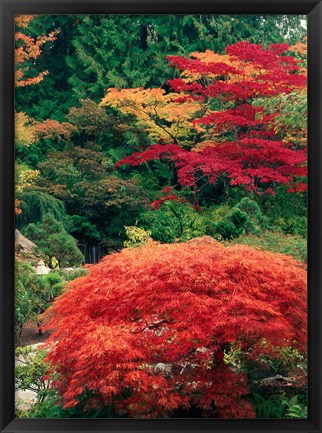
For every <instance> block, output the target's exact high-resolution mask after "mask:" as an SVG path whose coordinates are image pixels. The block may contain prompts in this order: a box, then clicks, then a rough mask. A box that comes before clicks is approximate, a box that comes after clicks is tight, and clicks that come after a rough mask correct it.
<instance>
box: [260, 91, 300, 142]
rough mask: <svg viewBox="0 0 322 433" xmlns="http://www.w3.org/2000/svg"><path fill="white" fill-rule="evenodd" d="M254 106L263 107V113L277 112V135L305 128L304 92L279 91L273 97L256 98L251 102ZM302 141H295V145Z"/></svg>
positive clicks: (275, 123)
mask: <svg viewBox="0 0 322 433" xmlns="http://www.w3.org/2000/svg"><path fill="white" fill-rule="evenodd" d="M253 105H254V106H256V107H263V109H264V112H263V113H261V114H258V118H261V117H262V116H263V115H264V114H267V113H268V114H270V113H275V112H278V115H277V116H276V117H275V118H274V125H273V126H274V131H275V133H276V134H277V135H281V136H282V137H284V136H285V134H286V132H288V131H294V132H295V130H301V131H305V130H306V128H307V95H306V93H300V94H299V93H288V94H284V93H280V94H279V95H278V96H275V97H273V98H258V99H257V100H255V101H254V102H253ZM301 144H302V145H303V144H304V143H300V142H297V145H299V146H300V145H301Z"/></svg>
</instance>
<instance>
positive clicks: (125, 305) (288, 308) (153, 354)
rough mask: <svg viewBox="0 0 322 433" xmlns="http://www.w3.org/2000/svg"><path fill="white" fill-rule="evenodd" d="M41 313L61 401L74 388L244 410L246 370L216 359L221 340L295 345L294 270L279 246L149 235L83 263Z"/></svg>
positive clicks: (110, 397)
mask: <svg viewBox="0 0 322 433" xmlns="http://www.w3.org/2000/svg"><path fill="white" fill-rule="evenodd" d="M267 269H269V270H270V271H269V272H267ZM47 315H48V316H49V317H51V320H50V323H49V325H48V326H49V327H52V328H53V329H54V333H53V335H52V336H51V338H50V340H49V342H48V344H49V347H50V345H51V344H54V348H53V349H52V350H51V351H50V354H49V356H48V360H49V361H50V362H51V364H52V369H53V372H55V373H56V374H57V373H58V376H57V379H55V380H54V384H55V386H58V388H59V390H60V393H61V395H62V398H63V401H64V404H65V406H66V407H69V406H75V405H77V404H78V401H79V400H78V399H79V398H80V396H81V395H82V394H83V393H86V394H87V395H91V396H92V397H91V398H89V400H88V407H92V406H94V407H95V406H108V405H112V406H113V408H114V410H115V411H116V412H117V413H119V414H121V415H128V416H132V417H133V416H134V417H155V416H157V417H158V416H161V417H163V416H165V414H166V413H167V412H169V413H171V412H173V411H174V410H176V409H178V408H189V407H190V406H191V405H192V404H194V405H196V406H198V407H199V408H201V409H202V410H204V411H205V415H206V416H210V417H213V416H219V417H224V418H226V417H228V418H230V417H232V418H244V417H245V418H247V417H253V416H254V412H253V409H252V407H251V405H250V403H248V402H247V401H246V400H245V399H244V398H243V396H244V395H245V394H247V380H246V376H245V375H244V374H243V373H241V372H236V371H234V370H233V369H232V368H231V367H229V365H227V364H224V363H223V358H224V356H225V350H228V349H229V347H230V346H232V345H233V346H234V347H235V348H236V347H239V348H242V350H243V353H244V362H246V360H248V361H257V362H260V357H261V356H263V355H265V356H267V355H268V354H270V355H271V356H272V357H277V356H278V355H279V353H280V350H281V348H283V347H288V346H291V347H296V348H298V349H299V350H305V345H306V272H305V271H304V269H303V268H301V267H300V266H299V265H298V264H297V263H296V261H295V260H293V259H291V258H289V257H287V256H284V255H282V254H272V253H269V252H260V251H257V250H255V249H253V248H250V247H246V246H233V247H224V246H223V245H221V244H220V243H218V242H216V241H214V240H212V239H211V238H209V239H208V238H197V239H195V240H193V241H189V242H187V243H182V244H173V245H160V244H156V243H151V244H148V245H146V246H142V247H139V248H132V249H131V248H130V249H126V250H123V251H122V252H121V253H117V254H113V255H110V256H107V257H106V258H105V259H103V260H102V261H101V263H99V264H98V265H95V266H92V267H91V269H90V273H89V275H88V276H85V277H83V278H81V279H78V280H75V281H74V282H72V283H70V285H69V287H68V289H67V290H66V292H65V293H64V294H63V295H62V296H61V297H59V298H58V299H57V300H56V302H54V304H53V306H52V307H51V308H50V309H49V311H48V313H47ZM160 363H161V364H162V366H163V369H161V366H160ZM159 368H160V369H159Z"/></svg>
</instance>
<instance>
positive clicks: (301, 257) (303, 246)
mask: <svg viewBox="0 0 322 433" xmlns="http://www.w3.org/2000/svg"><path fill="white" fill-rule="evenodd" d="M232 243H238V244H244V245H249V246H251V247H257V248H260V249H263V250H268V251H271V252H272V253H283V254H287V255H289V256H293V257H294V258H295V259H296V260H297V261H299V262H300V263H303V262H306V261H307V241H306V239H303V238H302V237H301V236H298V235H285V234H284V233H281V232H277V231H274V232H271V231H263V232H262V233H260V234H258V235H256V234H248V235H243V236H241V237H239V238H238V239H235V240H234V241H233V242H232Z"/></svg>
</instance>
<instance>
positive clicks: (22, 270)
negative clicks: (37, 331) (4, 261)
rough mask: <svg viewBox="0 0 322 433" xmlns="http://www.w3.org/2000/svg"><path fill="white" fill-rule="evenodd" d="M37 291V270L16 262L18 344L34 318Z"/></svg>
mask: <svg viewBox="0 0 322 433" xmlns="http://www.w3.org/2000/svg"><path fill="white" fill-rule="evenodd" d="M35 290H36V274H35V269H34V268H33V267H32V266H31V265H29V264H28V263H24V262H22V261H18V260H17V261H16V266H15V331H16V340H17V343H18V344H19V343H20V340H21V334H22V331H23V329H24V327H25V325H26V324H27V323H28V322H30V320H32V319H33V318H34V304H33V292H34V291H35Z"/></svg>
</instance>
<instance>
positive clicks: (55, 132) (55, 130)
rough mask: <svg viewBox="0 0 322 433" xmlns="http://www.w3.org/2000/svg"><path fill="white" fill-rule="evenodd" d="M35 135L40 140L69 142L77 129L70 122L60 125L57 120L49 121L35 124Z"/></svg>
mask: <svg viewBox="0 0 322 433" xmlns="http://www.w3.org/2000/svg"><path fill="white" fill-rule="evenodd" d="M34 131H35V134H36V135H37V136H38V137H40V138H49V139H55V138H58V139H60V140H63V139H65V140H68V139H69V138H70V137H71V136H72V135H73V134H74V133H75V132H76V131H77V127H76V126H74V125H72V124H71V123H68V122H62V123H59V122H58V121H57V120H52V119H47V120H44V121H43V122H39V123H35V124H34Z"/></svg>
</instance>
